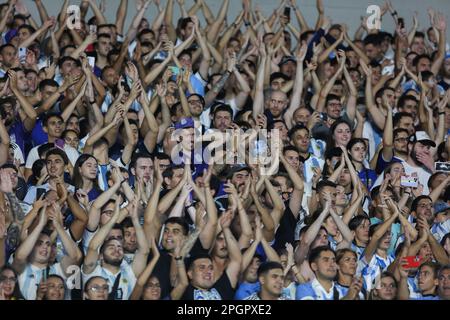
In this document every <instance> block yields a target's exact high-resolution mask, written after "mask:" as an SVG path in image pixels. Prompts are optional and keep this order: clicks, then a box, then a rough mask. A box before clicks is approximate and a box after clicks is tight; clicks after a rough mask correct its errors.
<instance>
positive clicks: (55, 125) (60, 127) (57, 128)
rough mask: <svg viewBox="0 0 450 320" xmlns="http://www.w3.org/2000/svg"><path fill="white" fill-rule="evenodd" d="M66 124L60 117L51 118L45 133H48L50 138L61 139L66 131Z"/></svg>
mask: <svg viewBox="0 0 450 320" xmlns="http://www.w3.org/2000/svg"><path fill="white" fill-rule="evenodd" d="M64 128H65V124H64V121H62V120H61V119H60V118H59V117H51V118H50V119H48V121H47V125H46V126H45V127H44V131H45V132H47V134H48V136H49V137H52V138H60V137H61V134H62V132H63V131H64Z"/></svg>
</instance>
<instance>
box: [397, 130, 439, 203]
mask: <svg viewBox="0 0 450 320" xmlns="http://www.w3.org/2000/svg"><path fill="white" fill-rule="evenodd" d="M431 147H433V148H434V147H436V143H434V141H433V140H431V139H430V137H429V136H428V134H427V133H426V132H425V131H417V132H416V133H415V134H414V135H413V136H411V137H410V143H409V144H408V151H409V155H408V159H407V160H406V161H405V162H403V167H404V168H405V173H406V175H407V176H412V177H417V178H418V181H419V183H420V184H422V185H423V194H429V192H430V191H429V188H428V179H429V178H430V176H431V173H432V172H433V171H434V159H433V156H432V154H431Z"/></svg>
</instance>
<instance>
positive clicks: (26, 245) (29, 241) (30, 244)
mask: <svg viewBox="0 0 450 320" xmlns="http://www.w3.org/2000/svg"><path fill="white" fill-rule="evenodd" d="M46 210H47V206H44V207H43V208H42V209H41V211H40V213H39V222H38V224H37V226H36V227H35V228H34V230H33V231H32V232H31V233H30V234H29V235H28V237H27V238H26V239H25V241H23V242H22V243H21V244H20V246H19V247H18V248H17V250H16V253H15V255H14V262H13V268H14V270H15V271H16V272H17V273H18V274H21V273H22V272H23V270H24V269H25V266H26V264H27V262H28V257H29V255H30V254H31V251H33V248H34V245H35V244H36V241H37V240H38V238H39V235H40V234H41V231H42V230H43V229H44V227H45V225H46V224H47V214H46V212H45V211H46Z"/></svg>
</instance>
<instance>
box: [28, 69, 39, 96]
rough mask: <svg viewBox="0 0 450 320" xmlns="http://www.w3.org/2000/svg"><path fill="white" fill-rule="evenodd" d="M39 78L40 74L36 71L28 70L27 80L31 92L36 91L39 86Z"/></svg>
mask: <svg viewBox="0 0 450 320" xmlns="http://www.w3.org/2000/svg"><path fill="white" fill-rule="evenodd" d="M37 80H38V75H37V74H36V73H34V72H28V74H27V82H28V88H29V90H30V91H31V92H35V91H36V88H37Z"/></svg>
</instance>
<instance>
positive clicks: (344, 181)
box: [338, 168, 352, 188]
mask: <svg viewBox="0 0 450 320" xmlns="http://www.w3.org/2000/svg"><path fill="white" fill-rule="evenodd" d="M338 183H339V185H340V186H343V187H344V188H345V187H347V186H349V185H350V184H351V183H352V177H351V175H350V170H349V169H348V168H344V169H342V171H341V174H340V175H339V180H338Z"/></svg>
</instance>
